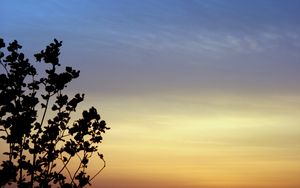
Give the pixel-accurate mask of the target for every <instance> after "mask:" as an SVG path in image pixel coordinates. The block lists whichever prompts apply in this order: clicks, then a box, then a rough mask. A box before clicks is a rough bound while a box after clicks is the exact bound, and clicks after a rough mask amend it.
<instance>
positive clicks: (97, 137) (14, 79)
mask: <svg viewBox="0 0 300 188" xmlns="http://www.w3.org/2000/svg"><path fill="white" fill-rule="evenodd" d="M61 45H62V42H61V41H60V42H59V41H57V40H56V39H54V42H53V43H51V44H50V45H48V46H47V47H46V49H45V50H42V51H41V52H40V53H37V54H35V55H34V56H35V58H36V61H37V62H39V63H45V64H46V66H47V68H46V69H45V73H42V75H44V76H40V75H38V74H37V69H36V68H35V67H34V66H33V65H32V64H31V63H30V62H29V60H28V59H26V58H25V56H24V54H23V53H21V52H19V50H20V49H21V48H22V46H21V45H19V44H18V42H17V41H16V40H15V41H13V42H12V43H9V45H8V47H7V53H8V55H7V56H6V57H5V54H4V51H2V50H4V47H5V43H4V41H3V39H1V38H0V64H1V65H2V68H3V69H2V70H3V71H2V73H1V74H0V136H1V140H3V141H5V142H6V144H7V146H8V150H7V151H6V152H4V153H3V154H4V155H6V156H7V158H6V159H4V161H2V164H1V169H0V185H1V187H4V186H6V185H10V184H12V183H16V184H17V185H18V187H31V188H32V187H41V188H48V187H51V185H59V186H60V187H63V188H69V187H70V188H74V187H84V186H86V185H89V184H90V183H91V180H93V178H94V177H95V176H96V175H98V174H99V172H101V171H102V169H103V168H104V167H105V161H104V159H103V155H102V154H100V153H99V152H98V145H99V143H101V141H102V133H105V131H106V130H107V129H109V128H108V127H107V126H106V123H105V121H103V120H100V115H99V114H98V112H97V110H96V109H95V108H94V107H91V108H90V109H89V110H86V111H83V112H82V117H81V118H80V119H78V120H76V121H74V122H73V123H70V122H69V121H70V119H71V116H70V115H71V113H72V112H75V110H76V107H77V105H78V104H79V103H80V102H82V101H83V100H84V94H76V95H75V96H74V97H72V98H70V97H69V96H68V95H66V94H63V90H64V89H65V88H66V86H67V84H68V83H69V82H71V81H72V80H73V79H75V78H77V77H78V76H79V71H77V70H74V69H73V68H71V67H66V68H65V71H63V72H60V73H58V66H60V63H59V55H60V47H61ZM49 111H51V112H50V115H51V114H54V115H53V117H52V116H51V117H52V118H50V119H48V118H47V117H48V115H46V114H47V113H49ZM46 119H47V120H46ZM93 154H96V155H98V156H97V158H99V159H100V160H102V161H103V162H104V165H103V167H102V168H101V169H99V171H98V173H97V174H96V175H95V176H93V177H91V176H89V175H88V174H87V173H86V168H87V166H88V163H89V159H90V158H91V157H92V156H93ZM74 158H78V159H79V162H78V163H79V164H78V168H77V169H76V170H75V171H74V172H73V171H72V172H71V171H70V170H69V168H68V166H69V164H70V161H73V159H74ZM59 164H60V165H59Z"/></svg>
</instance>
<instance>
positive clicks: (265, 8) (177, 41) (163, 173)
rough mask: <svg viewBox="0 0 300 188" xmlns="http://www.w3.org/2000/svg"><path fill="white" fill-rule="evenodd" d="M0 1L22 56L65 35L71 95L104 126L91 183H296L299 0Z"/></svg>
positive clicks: (291, 187)
mask: <svg viewBox="0 0 300 188" xmlns="http://www.w3.org/2000/svg"><path fill="white" fill-rule="evenodd" d="M0 7H1V8H0V36H1V37H3V38H4V39H5V40H6V42H8V41H11V40H13V39H17V40H18V41H19V42H20V43H21V44H23V46H24V48H23V51H24V52H26V54H28V56H29V55H32V54H34V53H36V52H38V51H40V50H41V49H43V48H44V46H46V45H47V44H48V43H50V42H51V41H52V39H53V38H57V39H59V40H63V48H62V55H61V63H62V64H63V65H66V66H72V67H74V68H77V69H80V70H81V77H80V78H79V79H78V80H76V81H74V83H73V84H72V85H71V86H70V87H69V89H68V92H70V93H71V92H72V93H74V92H84V93H86V102H85V103H84V104H82V105H81V108H82V109H84V108H88V107H89V106H91V105H93V106H95V107H96V108H98V109H99V110H100V111H101V114H102V117H103V118H104V119H105V120H106V121H107V122H108V123H109V125H110V126H111V127H112V129H111V130H110V131H109V132H108V133H107V134H106V135H105V137H104V143H103V145H102V151H103V153H104V155H105V157H106V160H107V163H108V166H107V168H106V169H105V170H104V171H103V173H102V175H101V176H99V177H98V178H97V179H96V181H95V182H94V184H93V185H94V186H93V187H105V188H141V187H142V188H154V187H155V188H168V187H170V188H171V187H172V188H173V187H174V188H179V187H180V188H182V187H184V188H299V187H300V180H299V177H300V84H299V83H300V74H299V72H300V53H299V51H300V22H299V20H300V11H299V9H300V1H299V0H251V1H247V0H203V1H202V0H201V1H200V0H118V1H117V0H106V1H104V0H103V1H102V0H101V1H100V0H99V1H91V0H90V1H80V0H69V1H61V0H49V1H38V0H26V1H16V0H2V1H1V3H0ZM31 57H32V56H31ZM95 163H96V162H95ZM97 165H98V164H95V165H93V166H92V167H91V169H90V172H91V173H93V172H94V171H96V168H95V166H97Z"/></svg>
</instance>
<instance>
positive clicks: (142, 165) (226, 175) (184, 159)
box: [92, 96, 300, 188]
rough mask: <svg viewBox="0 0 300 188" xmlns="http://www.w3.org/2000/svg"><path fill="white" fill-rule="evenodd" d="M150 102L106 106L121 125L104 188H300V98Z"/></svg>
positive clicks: (107, 145)
mask: <svg viewBox="0 0 300 188" xmlns="http://www.w3.org/2000/svg"><path fill="white" fill-rule="evenodd" d="M188 98H190V99H191V96H189V97H187V99H188ZM144 99H145V100H144V102H143V103H141V100H140V99H134V98H132V99H127V101H126V100H125V99H124V98H121V99H119V100H118V99H114V100H113V101H109V100H108V101H104V103H103V101H102V102H101V103H102V104H99V106H103V108H102V109H103V117H105V119H107V120H108V122H109V124H111V125H113V126H112V130H111V131H109V132H108V133H107V134H106V135H105V137H104V144H103V145H102V151H103V153H104V155H105V157H106V159H107V162H108V166H107V168H106V169H105V170H104V172H103V174H102V175H100V176H99V177H98V178H97V180H96V182H95V183H96V184H97V185H99V186H103V187H106V185H110V186H109V187H149V188H150V187H187V188H189V187H190V188H202V187H203V188H241V187H243V188H248V187H249V188H250V187H251V188H285V187H289V188H296V187H299V185H300V182H299V180H298V175H299V173H300V158H299V156H300V150H299V147H297V146H299V142H300V140H299V136H300V135H299V134H300V133H299V127H298V126H297V124H298V123H297V122H300V118H299V117H300V116H299V114H300V111H299V110H297V105H298V103H296V102H295V101H296V100H297V99H298V98H296V97H290V98H285V99H282V98H281V97H274V98H264V97H262V98H258V97H256V98H254V97H252V98H251V100H243V98H242V97H238V96H227V97H221V96H209V97H208V96H206V97H205V96H203V97H202V98H199V99H198V102H196V103H195V101H197V100H195V99H191V101H194V103H188V102H187V101H186V100H183V99H182V98H181V99H182V103H180V102H178V101H181V99H176V100H175V99H172V98H171V97H170V98H169V99H166V98H164V99H163V100H160V99H158V98H147V97H145V98H144ZM92 100H93V99H92ZM173 100H174V101H176V103H173V102H174V101H173ZM172 101H173V102H172ZM275 101H277V102H275ZM278 101H279V102H278ZM107 107H109V109H107ZM167 109H168V110H167ZM116 117H118V118H116ZM287 124H288V125H289V128H288V129H287V128H286V125H287ZM112 181H113V182H115V183H114V184H115V186H112V184H111V182H112ZM108 182H109V183H108ZM118 182H120V183H122V185H120V184H118Z"/></svg>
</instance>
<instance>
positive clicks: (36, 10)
mask: <svg viewBox="0 0 300 188" xmlns="http://www.w3.org/2000/svg"><path fill="white" fill-rule="evenodd" d="M2 7H3V10H2V11H1V18H0V19H1V28H2V29H1V35H2V36H3V37H4V38H6V39H7V40H11V39H18V40H19V41H20V42H21V43H23V44H24V46H25V47H28V48H29V49H31V50H33V49H36V50H39V49H40V48H42V46H45V44H47V43H48V42H50V41H51V40H52V38H54V37H56V38H58V39H60V40H63V41H64V48H65V51H63V58H66V60H67V61H68V62H72V63H74V65H76V66H77V67H79V68H80V69H84V70H83V71H85V72H90V71H92V74H97V73H96V72H93V70H97V69H102V68H104V69H108V70H109V71H105V72H106V73H107V72H110V74H112V76H113V77H114V78H112V79H111V80H108V79H104V78H102V77H101V75H98V74H97V75H95V77H90V78H92V79H98V80H103V79H104V80H105V82H103V83H101V84H102V85H111V84H112V85H114V84H116V88H121V89H120V90H119V91H118V92H122V91H124V90H139V89H138V88H134V86H133V88H130V87H129V86H128V88H122V85H123V86H124V85H125V83H123V82H124V80H130V81H131V82H133V83H134V84H133V85H135V86H136V85H138V86H141V87H143V86H146V88H143V89H142V90H147V88H150V90H151V91H153V90H156V89H160V88H162V89H163V88H166V85H170V87H169V88H170V89H171V88H172V87H174V89H176V88H179V89H187V88H186V87H188V88H195V87H196V88H198V89H201V88H203V87H213V88H221V90H222V89H225V88H227V87H228V88H230V87H235V85H236V87H237V88H243V85H247V84H249V87H250V88H252V90H253V89H255V88H253V87H260V88H259V89H263V88H265V85H267V84H270V85H271V87H276V86H273V85H276V84H280V85H285V83H286V82H289V83H290V82H292V83H293V82H295V79H296V78H297V76H298V75H297V72H298V71H299V69H300V67H299V63H298V59H299V55H298V53H297V52H298V51H299V48H300V36H299V31H300V24H299V22H298V21H299V17H300V13H299V11H298V8H299V7H300V2H299V1H297V0H295V1H293V0H287V1H280V0H270V1H268V0H263V1H261V0H257V1H239V0H232V1H221V0H219V1H218V0H217V1H215V0H211V1H195V0H193V1H192V0H191V1H178V0H172V1H171V0H165V1H151V0H145V1H138V0H125V1H76V0H73V1H68V2H65V1H45V2H38V1H33V0H31V1H2ZM71 54H72V55H71ZM73 54H80V56H76V55H73ZM83 64H84V65H83ZM88 67H90V69H89V68H88ZM92 67H95V69H94V68H92ZM85 69H86V70H85ZM125 70H126V71H125ZM83 74H84V73H83ZM153 74H156V76H155V77H156V78H152V76H153ZM233 74H234V75H236V76H237V78H236V77H235V76H234V75H233ZM282 74H283V75H282ZM89 75H90V74H89ZM142 75H143V76H142ZM253 75H256V76H254V77H253ZM103 76H109V75H106V74H105V73H104V74H103ZM278 76H279V77H280V80H276V78H273V77H278ZM195 77H196V78H195ZM87 79H88V78H87ZM152 79H154V80H153V81H152ZM273 79H274V81H273ZM238 80H240V81H238ZM260 81H261V84H260V83H258V82H260ZM172 82H176V83H172ZM195 82H196V83H195ZM207 82H210V83H208V84H207ZM297 82H298V80H297ZM297 82H295V83H293V84H296V83H297ZM253 84H254V86H253ZM264 84H265V85H264ZM174 85H175V86H174ZM222 85H223V86H222ZM156 87H158V88H156ZM223 87H224V88H223ZM247 87H248V86H247ZM293 87H294V86H293ZM295 87H297V90H298V89H299V88H298V86H296V85H295ZM108 89H109V86H107V87H106V88H105V90H108ZM289 89H293V88H289ZM121 90H122V91H121ZM230 90H232V89H230ZM112 92H114V91H112ZM128 92H129V91H128ZM135 92H138V91H135ZM148 92H150V91H148Z"/></svg>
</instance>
